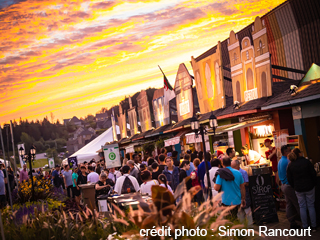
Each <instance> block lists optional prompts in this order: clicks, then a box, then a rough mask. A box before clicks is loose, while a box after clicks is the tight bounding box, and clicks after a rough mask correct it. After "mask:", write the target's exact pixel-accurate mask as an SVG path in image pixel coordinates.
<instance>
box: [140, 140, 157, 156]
mask: <svg viewBox="0 0 320 240" xmlns="http://www.w3.org/2000/svg"><path fill="white" fill-rule="evenodd" d="M142 148H143V151H144V152H145V153H146V155H150V156H151V153H152V152H153V151H154V149H155V146H154V144H153V143H146V144H143V146H142Z"/></svg>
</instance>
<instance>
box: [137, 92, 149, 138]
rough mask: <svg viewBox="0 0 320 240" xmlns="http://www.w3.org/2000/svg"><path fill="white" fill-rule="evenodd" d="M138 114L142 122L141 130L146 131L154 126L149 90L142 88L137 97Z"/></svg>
mask: <svg viewBox="0 0 320 240" xmlns="http://www.w3.org/2000/svg"><path fill="white" fill-rule="evenodd" d="M137 103H138V114H139V120H140V124H141V131H142V132H146V131H148V130H150V129H151V128H152V122H151V113H150V106H149V101H148V96H147V92H146V91H145V90H142V91H141V92H140V94H139V95H138V97H137Z"/></svg>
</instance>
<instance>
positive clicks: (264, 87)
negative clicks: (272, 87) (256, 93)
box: [261, 72, 268, 97]
mask: <svg viewBox="0 0 320 240" xmlns="http://www.w3.org/2000/svg"><path fill="white" fill-rule="evenodd" d="M261 93H262V94H261V95H262V96H261V97H267V96H268V87H267V75H266V73H265V72H263V73H262V74H261Z"/></svg>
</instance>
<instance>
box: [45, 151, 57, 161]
mask: <svg viewBox="0 0 320 240" xmlns="http://www.w3.org/2000/svg"><path fill="white" fill-rule="evenodd" d="M46 154H47V157H48V158H52V157H53V158H54V160H55V161H56V160H59V158H58V152H57V150H56V149H55V148H48V149H47V150H46Z"/></svg>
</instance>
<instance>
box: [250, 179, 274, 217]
mask: <svg viewBox="0 0 320 240" xmlns="http://www.w3.org/2000/svg"><path fill="white" fill-rule="evenodd" d="M249 190H250V195H251V201H252V213H253V217H254V219H255V221H256V222H257V223H264V222H279V219H278V214H277V209H276V205H275V202H274V199H273V190H272V183H271V175H270V174H262V175H255V176H250V177H249Z"/></svg>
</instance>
